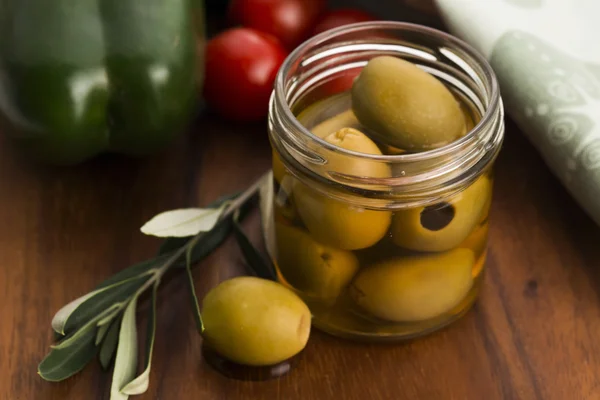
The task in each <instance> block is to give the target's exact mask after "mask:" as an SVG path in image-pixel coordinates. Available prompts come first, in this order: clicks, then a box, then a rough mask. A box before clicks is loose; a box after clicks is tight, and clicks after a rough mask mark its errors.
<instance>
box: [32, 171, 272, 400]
mask: <svg viewBox="0 0 600 400" xmlns="http://www.w3.org/2000/svg"><path fill="white" fill-rule="evenodd" d="M272 190H273V189H272V173H271V172H268V173H266V174H265V175H263V176H262V177H261V178H260V179H258V180H257V181H256V182H254V183H253V184H252V185H251V186H250V187H248V188H247V189H246V190H245V191H243V192H242V193H239V194H234V195H228V196H226V197H223V198H221V199H218V200H216V201H215V202H213V203H212V204H210V205H209V206H208V207H206V208H182V209H176V210H171V211H166V212H163V213H160V214H158V215H156V216H155V217H153V218H152V219H150V220H149V221H148V222H147V223H146V224H144V225H143V226H142V227H141V232H142V233H144V234H146V235H151V236H156V237H161V238H164V241H163V243H162V245H161V247H160V249H159V252H158V254H157V256H156V257H154V258H151V259H148V260H146V261H143V262H140V263H137V264H134V265H132V266H129V267H127V268H125V269H123V270H121V271H120V272H118V273H116V274H115V275H113V276H112V277H110V278H108V279H106V280H105V281H104V282H102V283H100V284H99V285H98V286H97V287H96V288H95V289H94V290H93V291H91V292H89V293H87V294H85V295H83V296H81V297H79V298H78V299H76V300H73V301H71V302H70V303H68V304H67V305H65V306H64V307H62V308H61V309H60V310H59V311H58V312H57V313H56V314H55V316H54V318H53V319H52V329H53V330H54V332H55V334H56V340H57V342H56V343H55V344H53V345H52V346H51V350H50V352H49V353H48V354H47V355H46V357H45V358H44V359H43V360H42V362H41V363H40V364H39V366H38V374H39V375H40V376H41V377H42V378H43V379H45V380H47V381H53V382H57V381H62V380H65V379H67V378H69V377H71V376H73V375H75V374H76V373H78V372H79V371H81V370H82V369H83V368H84V367H85V366H86V365H87V364H89V363H90V362H91V360H92V359H93V358H94V357H96V356H98V359H99V361H100V364H101V365H102V367H103V369H104V370H108V369H109V368H110V367H111V365H114V370H113V375H112V382H111V389H110V399H111V400H126V399H128V398H129V396H130V395H136V394H141V393H144V392H145V391H146V390H147V389H148V385H149V379H150V370H151V365H152V349H153V347H154V339H155V332H156V303H157V297H158V288H159V285H160V283H161V280H162V278H163V277H164V275H165V274H166V273H167V272H169V271H171V270H172V269H173V268H174V267H176V268H179V269H185V271H186V275H187V281H188V286H189V289H190V293H191V299H192V305H193V309H194V318H195V321H196V326H197V328H198V331H199V332H200V334H202V332H203V330H204V327H203V324H202V316H201V314H200V305H199V301H198V298H197V296H196V291H195V288H194V281H193V278H192V271H191V267H192V265H193V264H195V263H198V262H199V261H201V260H202V259H204V258H205V257H206V256H207V255H209V254H210V253H211V252H212V251H213V250H215V249H216V248H217V247H219V245H220V244H221V243H223V241H224V240H225V239H226V238H227V237H228V236H229V234H230V233H231V232H233V235H234V237H235V239H236V242H237V244H238V246H239V247H240V249H241V251H242V254H243V256H244V258H245V260H246V262H247V264H248V267H249V268H250V272H251V273H252V274H254V275H256V276H259V277H261V278H265V279H273V280H274V279H275V273H274V269H273V266H272V264H271V263H270V262H269V261H268V260H266V259H265V258H264V257H263V256H262V254H261V253H260V252H259V251H258V250H257V249H256V248H255V247H254V246H253V245H252V243H251V242H250V240H249V239H248V237H247V236H246V234H245V233H244V231H243V229H242V227H241V225H240V222H241V221H242V220H243V219H244V217H245V216H246V215H247V214H248V212H249V211H250V209H251V208H252V203H253V202H252V200H253V199H255V198H256V197H257V196H258V193H259V192H260V195H259V196H258V197H259V198H260V208H261V210H262V212H261V214H262V222H263V226H264V227H265V226H267V224H269V223H270V222H269V218H270V214H269V211H268V210H269V208H270V202H271V201H272V196H273V192H272ZM148 291H151V294H150V296H151V300H150V301H151V307H150V308H149V312H148V328H147V338H146V348H145V360H144V361H145V362H144V364H143V370H142V371H141V372H139V373H138V363H137V360H138V343H137V324H136V311H137V304H138V300H139V299H140V297H141V296H142V295H143V294H145V293H146V292H148ZM136 374H137V375H136Z"/></svg>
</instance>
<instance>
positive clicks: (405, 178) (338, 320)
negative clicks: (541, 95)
mask: <svg viewBox="0 0 600 400" xmlns="http://www.w3.org/2000/svg"><path fill="white" fill-rule="evenodd" d="M380 55H391V56H395V57H401V58H403V59H405V60H408V61H410V62H412V63H414V64H416V65H418V66H419V67H420V68H422V69H424V70H425V71H427V72H429V73H430V74H432V75H433V76H435V77H436V78H437V79H439V80H440V81H442V82H443V83H444V84H445V85H446V87H447V88H449V89H450V90H451V92H452V93H453V94H454V96H455V97H456V99H457V100H458V101H459V102H460V104H461V107H462V110H463V112H464V115H465V118H466V121H467V125H469V126H468V129H467V133H466V134H465V135H464V136H462V137H461V138H460V139H458V140H455V141H454V142H452V143H449V144H447V145H445V146H443V147H439V148H436V149H433V150H428V151H424V152H420V153H407V152H403V151H402V150H399V149H395V148H391V147H389V148H387V149H384V150H385V151H382V153H383V154H382V155H380V154H366V153H363V152H355V151H350V150H345V149H343V148H341V147H338V146H336V145H335V144H332V143H330V142H328V141H326V140H324V139H323V132H324V131H327V133H329V132H333V131H336V130H338V129H339V128H343V127H357V126H356V124H357V121H356V119H355V118H354V117H353V115H352V112H351V99H350V96H349V93H348V90H349V89H350V87H351V85H352V82H353V79H354V78H355V77H356V76H357V74H358V73H359V72H360V70H361V69H362V68H363V67H364V66H365V65H366V63H367V62H368V61H369V60H370V59H371V58H373V57H376V56H380ZM358 129H359V130H360V129H362V128H361V127H360V126H358ZM269 130H270V140H271V144H272V147H273V176H274V182H273V185H274V201H273V215H274V221H273V222H274V224H273V225H274V229H273V230H272V231H270V233H268V234H267V240H268V241H269V242H270V243H272V244H273V251H272V253H273V254H271V256H272V258H273V262H274V264H275V265H276V267H277V272H278V276H279V279H280V280H281V281H282V282H283V283H284V284H286V285H288V286H289V287H290V288H292V289H293V290H295V291H296V292H297V293H298V294H299V295H300V296H301V297H302V298H303V299H304V300H305V301H306V303H307V304H308V305H309V307H310V308H311V310H312V312H313V316H314V325H315V326H316V327H318V328H320V329H322V330H324V331H327V332H329V333H332V334H334V335H338V336H342V337H351V338H362V339H369V340H386V339H390V340H393V339H405V338H411V337H415V336H420V335H423V334H426V333H428V332H432V331H434V330H437V329H439V328H441V327H443V326H446V325H447V324H449V323H451V322H452V321H454V320H456V319H457V318H459V317H460V316H462V315H463V314H465V313H466V312H467V311H468V309H469V308H470V306H471V305H472V304H473V302H474V301H475V299H476V297H477V294H478V291H479V289H480V286H481V282H482V273H483V269H484V268H483V267H484V264H485V258H486V249H487V237H488V225H489V222H488V220H489V218H488V213H489V209H490V204H491V196H492V186H493V175H492V166H493V163H494V160H495V159H496V156H497V154H498V152H499V150H500V147H501V144H502V140H503V136H504V122H503V107H502V101H501V98H500V94H499V89H498V85H497V82H496V78H495V76H494V73H493V71H492V69H491V68H490V66H489V65H488V63H487V62H486V61H485V59H484V58H483V57H482V56H481V55H479V54H478V53H477V52H476V51H474V50H473V49H472V48H471V47H470V46H468V45H466V44H465V43H463V42H462V41H460V40H458V39H456V38H454V37H452V36H449V35H447V34H445V33H443V32H440V31H436V30H433V29H430V28H426V27H423V26H418V25H412V24H406V23H399V22H369V23H361V24H354V25H349V26H346V27H342V28H338V29H335V30H333V31H329V32H325V33H323V34H321V35H319V36H316V37H314V38H313V39H311V40H309V41H308V42H306V43H304V44H303V45H302V46H300V47H299V48H298V49H296V50H295V51H294V52H293V53H292V54H291V55H290V56H289V57H288V59H287V60H286V62H285V63H284V65H283V66H282V68H281V70H280V72H279V74H278V77H277V80H276V83H275V90H274V94H273V96H272V100H271V105H270V116H269ZM378 146H379V147H381V148H383V147H385V145H384V144H382V143H378Z"/></svg>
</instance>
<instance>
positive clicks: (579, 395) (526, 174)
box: [0, 116, 600, 400]
mask: <svg viewBox="0 0 600 400" xmlns="http://www.w3.org/2000/svg"><path fill="white" fill-rule="evenodd" d="M269 156H270V150H269V147H268V141H267V139H266V129H265V127H264V126H263V125H261V124H259V125H257V126H252V127H248V126H238V127H236V126H233V125H230V124H227V123H225V122H221V121H220V120H218V119H216V118H213V117H210V116H205V117H202V118H201V119H200V120H199V121H197V123H196V124H195V128H194V129H193V131H192V132H190V133H189V134H187V135H185V136H182V137H181V139H180V140H179V141H178V142H177V143H176V144H175V145H174V146H173V147H172V148H170V149H169V150H168V151H166V152H165V153H163V154H161V155H158V156H156V157H152V158H150V159H146V160H141V161H139V160H128V159H123V158H119V157H102V158H99V159H96V160H94V161H92V162H89V163H87V164H85V165H82V166H80V167H78V168H74V169H50V168H44V167H41V166H36V165H33V164H31V163H30V162H28V161H27V160H26V159H24V158H23V157H21V156H19V155H18V154H17V153H16V152H15V151H14V150H13V149H12V148H11V147H10V145H9V144H8V143H7V142H6V141H5V140H3V139H2V141H1V142H0V205H1V207H0V222H1V229H0V307H1V308H0V310H1V316H2V323H1V324H0V371H2V373H3V377H2V379H0V399H2V400H5V399H6V400H21V399H23V400H30V399H86V400H87V399H89V400H95V399H108V391H107V389H108V387H109V384H110V375H109V374H105V373H102V372H101V370H100V367H99V366H98V365H97V363H94V364H93V365H91V366H89V367H88V368H87V369H85V370H84V371H83V372H82V373H80V374H79V375H77V376H75V377H74V378H72V379H69V380H68V381H65V382H62V383H58V384H52V383H47V382H44V381H43V380H42V379H41V378H39V377H38V376H37V374H36V367H37V363H38V362H39V361H40V360H41V358H42V357H43V356H44V354H45V353H46V351H47V350H48V346H49V345H50V343H51V332H50V320H51V318H52V315H53V314H54V312H55V311H56V310H57V309H58V308H60V307H61V306H62V305H63V304H65V303H66V302H68V301H69V300H71V299H73V298H75V297H77V296H79V295H81V294H83V293H85V292H87V291H88V290H90V289H91V288H92V287H93V286H94V285H95V284H97V283H98V282H99V281H100V280H102V279H103V278H105V277H107V276H109V275H110V274H112V273H114V272H115V271H117V270H119V269H120V268H123V267H125V266H127V265H128V264H130V263H132V262H134V261H137V260H141V259H143V258H145V257H148V256H151V255H152V254H153V253H154V252H155V251H156V248H157V246H158V244H159V242H158V241H157V240H154V239H151V238H148V237H144V236H143V235H141V234H140V233H139V227H140V226H141V224H142V223H143V222H145V221H146V220H147V219H148V218H149V217H151V216H152V215H154V214H156V213H157V212H160V211H163V210H166V209H171V208H176V207H181V206H190V205H204V204H207V203H209V202H210V201H212V200H213V199H215V198H216V197H219V196H220V195H222V194H225V193H229V192H232V191H234V190H239V189H242V188H244V187H245V186H246V185H248V184H249V182H250V181H251V180H252V179H255V178H256V177H258V176H260V174H261V173H262V172H263V171H264V170H266V169H267V168H268V167H269V164H270V160H269ZM496 176H497V179H496V187H495V200H494V203H493V209H492V227H491V243H490V253H489V260H488V264H487V266H488V270H487V274H486V278H485V285H484V289H483V292H482V294H481V297H480V300H479V301H478V302H477V304H476V306H475V307H474V308H473V309H472V311H471V312H469V313H468V314H467V315H466V316H465V317H464V318H463V319H461V320H460V321H459V322H457V323H455V324H454V325H452V326H451V327H449V328H447V329H445V330H443V331H440V332H438V333H435V334H433V335H430V336H428V337H425V338H423V339H420V340H416V341H413V342H411V343H405V344H395V345H368V344H357V343H353V342H349V341H343V340H339V339H336V338H333V337H330V336H328V335H325V334H322V333H320V332H318V331H314V332H313V334H312V336H311V339H310V342H309V345H308V347H307V349H306V351H305V352H304V353H303V355H302V358H301V360H300V363H299V365H298V366H297V368H296V369H294V370H293V372H292V373H290V374H288V375H287V376H285V377H283V378H281V379H279V380H273V381H267V382H240V381H233V380H229V379H226V378H224V377H222V376H220V375H219V374H217V373H216V372H214V371H213V370H212V369H211V368H210V367H209V366H207V365H206V363H204V362H203V360H202V356H201V340H200V338H199V337H198V334H197V333H196V331H195V329H194V322H193V319H192V314H191V309H190V306H189V304H190V303H189V299H188V293H187V292H186V287H185V280H184V279H183V276H177V277H174V278H173V279H172V280H170V281H169V282H168V283H166V284H165V285H164V287H163V288H162V289H161V295H160V301H159V317H158V318H159V325H158V332H157V339H156V345H155V354H154V363H153V370H152V375H151V385H150V389H149V391H148V392H147V393H146V394H145V395H143V396H139V397H138V398H139V399H161V400H163V399H166V400H171V399H177V400H187V399H203V400H213V399H215V400H221V399H231V400H235V399H248V400H250V399H253V400H259V399H265V400H267V399H269V400H272V399H286V400H293V399H330V398H331V399H333V398H334V396H335V398H342V399H346V400H353V399H357V400H359V399H360V400H365V399H369V400H370V399H372V400H380V399H424V400H429V399H457V400H459V399H460V400H462V399H469V400H470V399H474V400H479V399H489V400H495V399H502V400H506V399H523V400H535V399H540V400H541V399H543V400H554V399H556V400H565V399H574V400H575V399H584V400H587V399H590V400H594V399H599V398H600V378H599V373H598V372H599V371H600V340H598V332H600V301H599V298H598V295H599V293H600V245H599V243H600V242H599V241H598V239H599V238H600V229H598V228H597V227H596V226H595V225H594V224H593V223H592V222H591V220H590V219H589V218H588V217H587V216H586V215H585V214H584V213H583V212H582V211H581V210H580V208H578V207H577V205H576V204H575V203H574V202H573V201H572V200H571V198H570V197H569V196H568V194H567V193H566V192H565V191H564V190H563V189H562V187H561V186H560V185H559V184H558V182H557V181H556V179H554V178H553V176H552V175H551V174H550V172H549V170H548V169H547V168H546V167H545V165H544V164H543V162H542V160H541V159H540V157H539V156H538V154H537V153H536V152H535V151H534V149H533V148H532V146H531V145H530V144H529V143H528V142H527V141H526V140H525V139H524V137H523V135H522V134H521V133H520V132H519V131H518V130H517V129H516V128H515V127H514V126H513V125H512V124H509V125H508V130H507V139H506V143H505V146H504V149H503V151H502V154H501V157H500V159H499V161H498V164H497V172H496ZM247 229H248V231H249V232H252V234H253V237H255V238H257V237H258V236H259V235H258V232H259V231H258V229H259V227H258V219H257V218H256V215H254V216H253V217H252V218H250V219H249V220H248V221H247ZM242 271H243V264H242V258H241V256H240V254H239V252H238V250H237V248H236V246H235V244H234V243H233V242H232V241H231V240H229V241H228V242H226V243H225V244H224V245H223V246H222V247H221V248H220V249H219V250H218V251H217V252H215V253H214V254H212V255H211V256H210V257H209V258H208V259H207V260H205V261H204V262H203V263H202V264H201V265H199V266H198V268H197V269H196V271H195V274H196V282H197V285H198V290H199V292H200V293H199V294H200V295H201V294H203V293H204V292H205V291H206V290H207V289H208V288H210V287H212V286H213V285H215V284H216V283H217V282H219V281H221V280H223V279H226V278H228V277H230V276H233V275H236V274H240V273H241V272H242ZM143 314H144V313H143V312H141V313H140V326H144V325H143V319H144V317H143Z"/></svg>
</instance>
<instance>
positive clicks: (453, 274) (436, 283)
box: [349, 249, 475, 322]
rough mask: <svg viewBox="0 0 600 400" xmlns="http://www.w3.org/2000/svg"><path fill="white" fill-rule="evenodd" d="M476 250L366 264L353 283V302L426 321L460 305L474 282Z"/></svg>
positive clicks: (399, 318)
mask: <svg viewBox="0 0 600 400" xmlns="http://www.w3.org/2000/svg"><path fill="white" fill-rule="evenodd" d="M474 262H475V257H474V255H473V252H472V251H470V250H468V249H456V250H452V251H449V252H446V253H440V254H433V255H421V256H410V257H401V258H395V259H390V260H386V261H382V262H380V263H377V264H374V265H371V266H368V267H365V268H363V269H362V270H361V272H360V273H359V274H358V275H357V276H356V278H355V279H354V281H353V282H352V284H351V285H350V288H349V292H350V296H351V297H352V299H353V300H354V302H355V303H356V304H357V305H358V306H359V307H360V308H361V309H362V310H364V311H366V312H367V313H369V314H370V315H372V316H374V317H377V318H380V319H384V320H388V321H394V322H415V321H423V320H427V319H430V318H435V317H437V316H440V315H442V314H444V313H446V312H448V311H450V310H452V308H454V307H455V306H457V305H458V304H459V303H460V302H461V300H463V299H464V298H465V296H466V295H467V294H468V292H469V290H470V289H471V286H472V285H473V276H472V275H471V269H472V268H473V264H474Z"/></svg>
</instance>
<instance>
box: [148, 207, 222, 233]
mask: <svg viewBox="0 0 600 400" xmlns="http://www.w3.org/2000/svg"><path fill="white" fill-rule="evenodd" d="M227 204H228V203H223V204H221V205H220V206H219V207H217V208H180V209H177V210H171V211H165V212H163V213H160V214H158V215H156V216H154V217H153V218H152V219H150V221H148V222H146V223H145V224H144V225H143V226H142V227H141V229H140V230H141V231H142V233H144V234H145V235H150V236H158V237H163V238H165V237H188V236H193V235H196V234H198V233H200V232H207V231H210V230H211V229H212V228H213V227H214V226H215V224H216V223H217V221H218V220H219V217H220V216H221V214H222V213H223V211H224V210H225V207H226V206H227Z"/></svg>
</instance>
